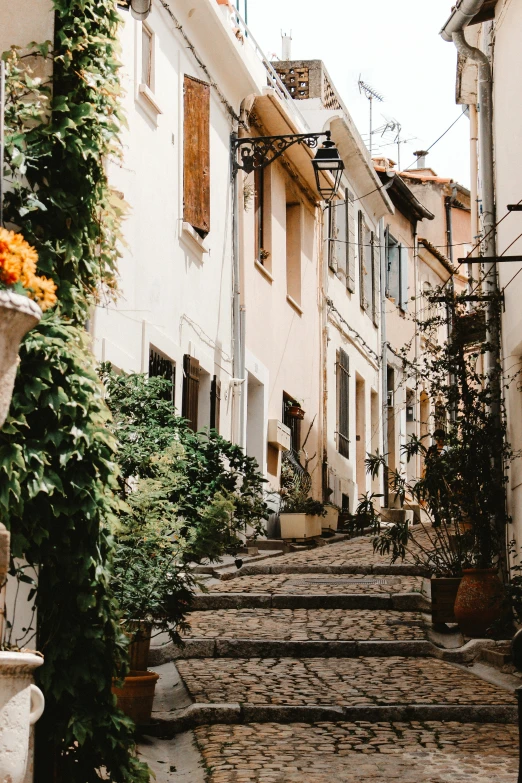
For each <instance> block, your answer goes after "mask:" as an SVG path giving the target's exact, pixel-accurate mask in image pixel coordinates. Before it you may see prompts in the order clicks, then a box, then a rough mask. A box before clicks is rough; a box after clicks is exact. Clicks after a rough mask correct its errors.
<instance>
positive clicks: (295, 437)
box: [282, 393, 301, 457]
mask: <svg viewBox="0 0 522 783" xmlns="http://www.w3.org/2000/svg"><path fill="white" fill-rule="evenodd" d="M294 399H295V398H294V397H291V396H290V395H289V394H286V393H283V416H282V419H283V424H286V426H287V427H289V429H290V451H291V452H292V453H293V454H294V455H295V456H296V457H297V456H298V454H299V449H300V448H301V419H298V418H297V417H296V416H290V414H289V413H288V407H289V404H290V403H291V402H293V400H294Z"/></svg>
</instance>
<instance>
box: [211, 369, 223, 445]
mask: <svg viewBox="0 0 522 783" xmlns="http://www.w3.org/2000/svg"><path fill="white" fill-rule="evenodd" d="M220 408H221V381H220V380H218V377H217V375H214V377H213V378H212V381H211V383H210V429H211V430H216V432H219V415H220Z"/></svg>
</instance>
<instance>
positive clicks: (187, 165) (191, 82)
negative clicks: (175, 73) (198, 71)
mask: <svg viewBox="0 0 522 783" xmlns="http://www.w3.org/2000/svg"><path fill="white" fill-rule="evenodd" d="M183 220H184V221H185V222H186V223H190V225H191V226H193V228H195V229H196V231H197V232H198V233H199V234H200V235H201V236H203V237H204V236H206V235H207V234H208V232H209V231H210V87H209V85H208V84H206V83H205V82H201V81H199V79H193V78H192V77H190V76H185V83H184V123H183Z"/></svg>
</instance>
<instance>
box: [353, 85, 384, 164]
mask: <svg viewBox="0 0 522 783" xmlns="http://www.w3.org/2000/svg"><path fill="white" fill-rule="evenodd" d="M358 85H359V92H360V93H361V95H364V97H365V98H367V99H368V100H369V102H370V142H369V143H370V158H371V156H372V134H373V102H374V101H378V102H379V103H382V102H383V100H384V98H383V96H382V95H381V94H380V93H378V92H377V90H374V89H373V87H370V85H369V84H366V82H363V80H362V79H361V75H360V74H359V81H358Z"/></svg>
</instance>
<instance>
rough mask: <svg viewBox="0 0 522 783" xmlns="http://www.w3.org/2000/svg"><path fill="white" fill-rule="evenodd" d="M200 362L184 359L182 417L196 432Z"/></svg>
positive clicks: (187, 357)
mask: <svg viewBox="0 0 522 783" xmlns="http://www.w3.org/2000/svg"><path fill="white" fill-rule="evenodd" d="M198 399H199V362H198V360H197V359H194V357H192V356H189V355H188V354H185V356H184V357H183V404H182V407H181V415H182V416H183V418H184V419H187V421H188V422H189V424H190V427H191V429H193V430H194V432H196V430H197V428H198Z"/></svg>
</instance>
